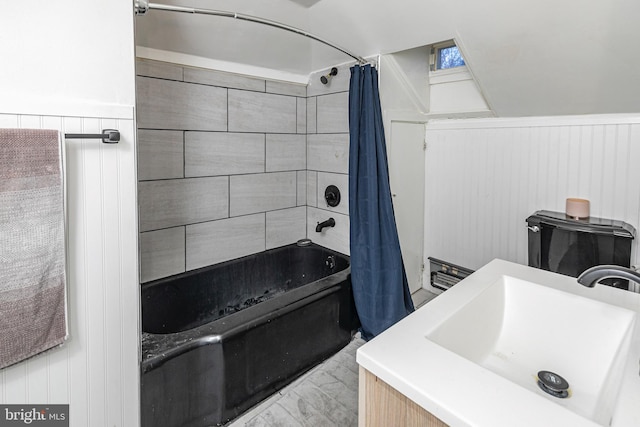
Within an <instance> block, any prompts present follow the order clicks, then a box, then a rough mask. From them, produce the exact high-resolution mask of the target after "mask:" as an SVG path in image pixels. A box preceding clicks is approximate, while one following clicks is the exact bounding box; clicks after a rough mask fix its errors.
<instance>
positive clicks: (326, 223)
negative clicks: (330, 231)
mask: <svg viewBox="0 0 640 427" xmlns="http://www.w3.org/2000/svg"><path fill="white" fill-rule="evenodd" d="M335 226H336V220H335V219H333V218H329V219H328V220H326V221H322V222H319V223H318V225H316V231H317V232H318V233H320V232H321V231H322V229H323V228H325V227H335Z"/></svg>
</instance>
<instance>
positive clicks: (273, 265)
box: [141, 244, 358, 427]
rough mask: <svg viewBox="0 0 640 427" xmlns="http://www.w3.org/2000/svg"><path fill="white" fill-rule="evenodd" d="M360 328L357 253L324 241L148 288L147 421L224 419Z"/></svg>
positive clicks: (336, 347)
mask: <svg viewBox="0 0 640 427" xmlns="http://www.w3.org/2000/svg"><path fill="white" fill-rule="evenodd" d="M357 327H358V320H357V315H356V312H355V306H354V304H353V298H352V294H351V282H350V268H349V259H348V257H346V256H344V255H342V254H339V253H337V252H333V251H330V250H328V249H325V248H323V247H320V246H317V245H315V244H313V245H311V246H307V247H299V246H296V245H290V246H285V247H282V248H278V249H273V250H269V251H266V252H262V253H259V254H255V255H251V256H247V257H243V258H239V259H237V260H232V261H228V262H224V263H221V264H217V265H214V266H211V267H206V268H202V269H199V270H195V271H190V272H187V273H184V274H180V275H176V276H172V277H169V278H166V279H161V280H157V281H155V282H150V283H147V284H144V285H142V329H143V336H142V355H143V360H142V365H141V389H142V390H141V410H142V414H141V415H142V425H143V427H151V426H153V427H162V426H172V427H173V426H211V425H216V424H224V423H226V422H227V421H229V420H231V419H233V418H235V417H237V416H238V415H240V414H241V413H242V412H244V411H246V410H247V409H249V408H250V407H251V406H253V405H254V404H256V403H257V402H259V401H260V400H262V399H264V398H265V397H267V396H269V395H271V394H273V393H274V392H275V391H276V390H278V389H280V388H282V387H283V386H285V385H286V384H288V383H290V382H291V381H292V380H293V379H295V378H296V377H297V376H299V375H300V374H302V373H303V372H305V371H306V370H308V369H309V368H311V367H313V366H314V365H316V364H317V363H319V362H321V361H322V360H324V359H326V358H327V357H329V356H331V355H332V354H334V353H335V352H336V351H338V350H339V349H341V348H342V347H344V346H345V345H346V344H348V343H349V341H350V340H351V337H352V334H353V332H354V331H355V329H356V328H357Z"/></svg>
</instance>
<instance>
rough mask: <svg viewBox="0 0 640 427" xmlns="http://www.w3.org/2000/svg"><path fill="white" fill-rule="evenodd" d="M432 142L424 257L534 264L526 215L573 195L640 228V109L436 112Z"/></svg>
mask: <svg viewBox="0 0 640 427" xmlns="http://www.w3.org/2000/svg"><path fill="white" fill-rule="evenodd" d="M427 140H428V141H429V145H428V150H427V155H426V159H427V160H426V161H427V167H426V176H425V185H426V190H425V191H426V210H425V258H426V257H429V256H433V257H436V258H440V259H443V260H446V261H449V262H452V263H455V264H459V265H462V266H465V267H469V268H472V269H477V268H479V267H481V266H482V265H484V264H485V263H487V262H489V261H490V260H492V259H493V258H503V259H506V260H510V261H514V262H518V263H522V264H527V229H526V224H525V219H526V218H527V217H528V216H529V215H530V214H532V213H533V212H535V211H536V210H540V209H545V210H551V211H558V212H563V211H564V209H565V199H566V198H567V197H581V198H586V199H589V200H590V201H591V215H592V216H595V217H602V218H611V219H617V220H622V221H626V222H628V223H630V224H631V225H633V226H634V227H636V229H638V228H639V226H640V171H639V170H638V168H637V167H635V166H634V165H636V164H638V162H640V117H637V116H587V117H556V118H535V119H533V118H527V119H476V120H456V121H446V120H434V121H431V122H430V123H429V124H428V125H427ZM639 238H640V237H639ZM636 247H637V239H636V241H634V244H633V250H632V260H631V262H632V264H635V265H637V264H640V257H639V256H638V251H637V250H636Z"/></svg>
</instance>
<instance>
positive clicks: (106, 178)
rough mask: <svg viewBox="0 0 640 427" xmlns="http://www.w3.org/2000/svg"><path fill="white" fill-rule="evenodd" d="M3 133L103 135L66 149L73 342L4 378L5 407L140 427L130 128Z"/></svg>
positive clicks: (37, 120)
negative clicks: (112, 134) (116, 134)
mask: <svg viewBox="0 0 640 427" xmlns="http://www.w3.org/2000/svg"><path fill="white" fill-rule="evenodd" d="M0 125H1V126H2V127H9V126H10V127H19V128H46V129H57V130H59V131H61V132H65V133H99V132H100V130H101V129H103V128H116V129H119V130H120V132H121V135H122V139H121V142H120V143H119V144H117V145H106V144H102V143H101V142H100V141H99V140H67V141H65V143H64V144H65V145H64V146H65V152H66V167H65V177H66V188H67V261H68V265H67V270H68V289H67V294H68V295H67V300H68V314H69V334H70V335H69V339H68V340H67V342H66V343H65V344H64V345H63V346H61V347H59V348H56V349H53V350H51V351H49V352H46V353H44V354H41V355H38V356H36V357H34V358H32V359H29V360H27V361H24V362H21V363H18V364H16V365H14V366H11V367H9V368H6V369H4V370H2V371H0V401H2V402H3V403H33V404H35V403H51V404H56V403H59V404H61V403H68V404H69V405H70V410H71V414H72V416H71V423H70V425H71V426H73V427H80V426H87V425H91V426H105V427H106V426H135V425H138V423H139V394H138V393H139V391H138V390H139V373H138V360H139V296H138V277H137V276H138V273H137V271H138V264H137V262H138V261H137V260H138V257H137V239H136V236H137V218H136V176H135V147H134V135H135V133H134V123H133V120H130V119H124V120H123V119H95V118H77V117H54V116H16V115H11V114H0Z"/></svg>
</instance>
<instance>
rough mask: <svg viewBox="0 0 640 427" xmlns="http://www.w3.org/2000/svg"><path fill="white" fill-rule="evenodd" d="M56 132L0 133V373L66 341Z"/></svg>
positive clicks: (61, 184) (60, 180)
mask: <svg viewBox="0 0 640 427" xmlns="http://www.w3.org/2000/svg"><path fill="white" fill-rule="evenodd" d="M61 159H62V156H61V140H60V135H59V134H58V131H55V130H37V129H0V368H4V367H6V366H9V365H12V364H14V363H17V362H20V361H21V360H24V359H26V358H29V357H31V356H34V355H36V354H38V353H40V352H42V351H45V350H48V349H50V348H52V347H55V346H58V345H60V344H62V343H63V342H64V340H65V338H66V335H67V326H66V325H67V321H66V274H65V244H64V243H65V233H64V225H65V223H64V182H63V174H62V167H61V165H62V161H61Z"/></svg>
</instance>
